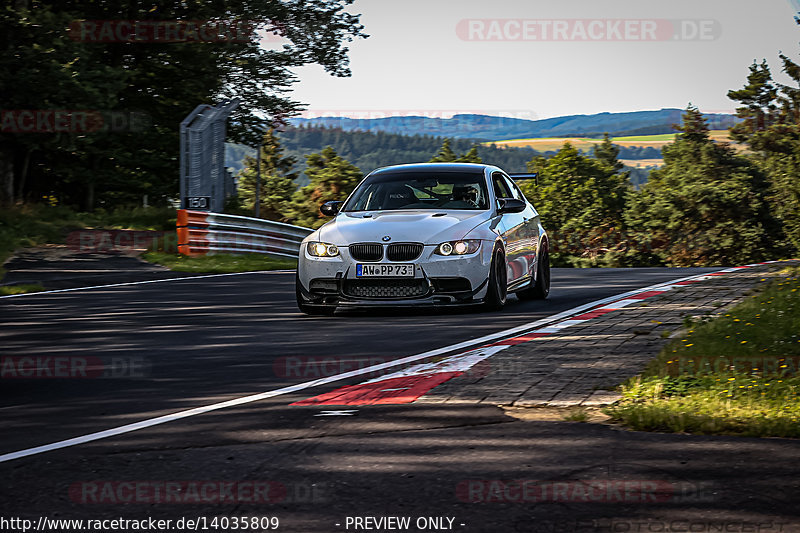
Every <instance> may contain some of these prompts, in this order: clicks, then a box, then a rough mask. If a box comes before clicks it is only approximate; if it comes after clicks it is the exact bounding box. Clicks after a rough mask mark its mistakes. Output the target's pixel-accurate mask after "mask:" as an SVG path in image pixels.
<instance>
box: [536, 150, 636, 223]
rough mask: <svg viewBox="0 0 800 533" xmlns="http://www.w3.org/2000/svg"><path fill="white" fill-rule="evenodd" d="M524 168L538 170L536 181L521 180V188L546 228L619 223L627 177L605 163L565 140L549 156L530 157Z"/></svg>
mask: <svg viewBox="0 0 800 533" xmlns="http://www.w3.org/2000/svg"><path fill="white" fill-rule="evenodd" d="M528 171H529V172H538V173H539V180H538V181H539V185H538V186H536V185H534V184H533V183H532V182H523V183H522V184H521V188H522V189H523V192H524V193H525V196H526V197H528V198H529V199H530V200H531V201H532V202H533V204H534V205H535V206H536V209H537V210H539V211H540V212H541V213H542V216H543V217H545V219H546V220H547V223H548V227H549V228H553V229H557V230H559V231H575V230H584V229H589V228H593V227H596V226H601V225H610V226H619V225H620V223H621V221H622V205H623V204H624V201H625V194H626V191H627V183H626V181H627V179H626V178H625V177H623V176H622V175H620V174H617V173H616V172H614V171H613V170H612V167H610V166H608V165H607V164H605V163H603V162H601V161H600V160H597V159H593V158H590V157H586V156H584V155H583V154H581V153H580V152H579V151H578V150H577V149H576V148H575V147H574V146H572V144H570V143H568V142H567V143H564V146H563V147H562V148H561V150H559V151H558V153H557V154H556V155H555V156H553V157H552V158H550V159H545V158H543V157H538V158H534V159H533V160H531V162H530V163H529V164H528Z"/></svg>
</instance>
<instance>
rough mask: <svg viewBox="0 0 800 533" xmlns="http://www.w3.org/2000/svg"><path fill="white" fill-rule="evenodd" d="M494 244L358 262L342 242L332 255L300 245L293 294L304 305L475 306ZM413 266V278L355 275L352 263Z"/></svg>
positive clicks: (428, 249)
mask: <svg viewBox="0 0 800 533" xmlns="http://www.w3.org/2000/svg"><path fill="white" fill-rule="evenodd" d="M492 246H493V243H492V242H489V241H483V242H482V243H481V247H480V249H479V250H478V251H477V252H475V253H473V254H469V255H465V256H440V255H437V254H434V253H433V252H434V250H435V248H436V246H434V245H425V247H424V249H423V252H422V254H421V255H420V257H419V258H417V259H415V260H413V261H400V262H392V261H388V260H387V259H386V258H385V254H384V259H382V260H381V261H376V262H367V261H357V260H355V259H353V258H352V257H351V256H350V253H349V249H348V247H346V246H340V247H339V255H338V256H337V257H325V258H320V257H314V256H311V255H309V254H308V251H307V249H306V246H305V244H303V245H302V246H301V252H300V260H299V263H298V287H297V290H298V297H299V298H300V297H301V298H302V300H303V301H304V303H305V304H306V305H319V306H324V307H330V306H336V307H401V306H406V307H409V306H410V307H413V306H451V305H474V304H479V303H481V302H482V301H483V298H484V297H485V296H486V291H487V285H488V277H489V267H490V265H491V261H492V250H493V248H492ZM398 263H402V264H413V265H414V266H415V268H414V277H413V278H411V277H408V278H381V277H367V278H364V277H361V278H359V277H357V276H356V265H358V264H363V265H380V264H398Z"/></svg>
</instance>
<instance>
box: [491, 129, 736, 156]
mask: <svg viewBox="0 0 800 533" xmlns="http://www.w3.org/2000/svg"><path fill="white" fill-rule="evenodd" d="M711 138H712V139H714V140H715V141H719V142H730V138H729V137H728V130H712V131H711ZM674 139H675V134H674V133H665V134H662V135H638V136H634V137H612V138H611V141H612V142H613V143H614V144H618V145H619V146H644V147H647V146H652V147H653V148H661V147H663V146H664V145H665V144H669V143H671V142H672V141H673V140H674ZM565 142H569V143H570V144H572V145H573V146H574V147H575V148H578V149H579V150H590V149H591V148H592V146H594V145H595V144H598V143H600V142H602V139H590V138H587V137H537V138H532V139H509V140H506V141H494V143H485V144H495V145H497V146H500V147H502V146H513V147H518V148H519V147H529V148H533V149H534V150H539V151H542V152H549V151H555V150H559V149H560V148H561V147H562V146H563V145H564V143H565Z"/></svg>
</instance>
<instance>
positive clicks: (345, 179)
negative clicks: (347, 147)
mask: <svg viewBox="0 0 800 533" xmlns="http://www.w3.org/2000/svg"><path fill="white" fill-rule="evenodd" d="M306 160H307V164H308V168H307V169H306V172H305V173H306V175H307V176H308V178H309V180H310V184H309V185H307V186H305V187H303V188H301V189H300V190H298V191H297V192H296V193H295V194H294V198H293V223H294V224H297V225H299V226H305V227H308V228H318V227H320V226H321V225H323V224H324V223H325V222H327V221H328V219H327V218H325V216H324V215H323V214H322V213H320V211H319V208H320V206H322V204H324V203H325V202H330V201H333V200H344V199H345V198H347V195H349V194H350V193H351V192H352V191H353V189H354V188H355V187H356V185H358V182H359V181H361V178H362V177H363V174H362V172H361V170H360V169H359V168H358V167H356V166H354V165H353V164H351V163H350V162H348V161H347V160H345V159H343V158H341V157H340V156H339V155H337V154H336V151H335V150H334V149H333V148H332V147H330V146H327V147H325V148H324V149H323V150H322V152H320V153H316V154H311V155H308V156H306Z"/></svg>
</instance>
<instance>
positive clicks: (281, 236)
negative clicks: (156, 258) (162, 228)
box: [177, 209, 314, 257]
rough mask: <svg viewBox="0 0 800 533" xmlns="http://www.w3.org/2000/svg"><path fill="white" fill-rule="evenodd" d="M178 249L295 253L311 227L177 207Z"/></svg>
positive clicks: (185, 252) (194, 253)
mask: <svg viewBox="0 0 800 533" xmlns="http://www.w3.org/2000/svg"><path fill="white" fill-rule="evenodd" d="M177 229H178V252H179V253H181V254H183V255H188V256H198V255H207V254H270V255H281V256H285V257H297V255H298V252H299V250H300V242H301V241H302V240H303V239H304V238H305V237H306V236H307V235H309V234H310V233H311V232H312V231H314V230H312V229H309V228H303V227H300V226H293V225H291V224H283V223H281V222H273V221H271V220H262V219H260V218H250V217H240V216H236V215H224V214H222V213H209V212H206V211H191V210H189V209H178V223H177Z"/></svg>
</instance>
